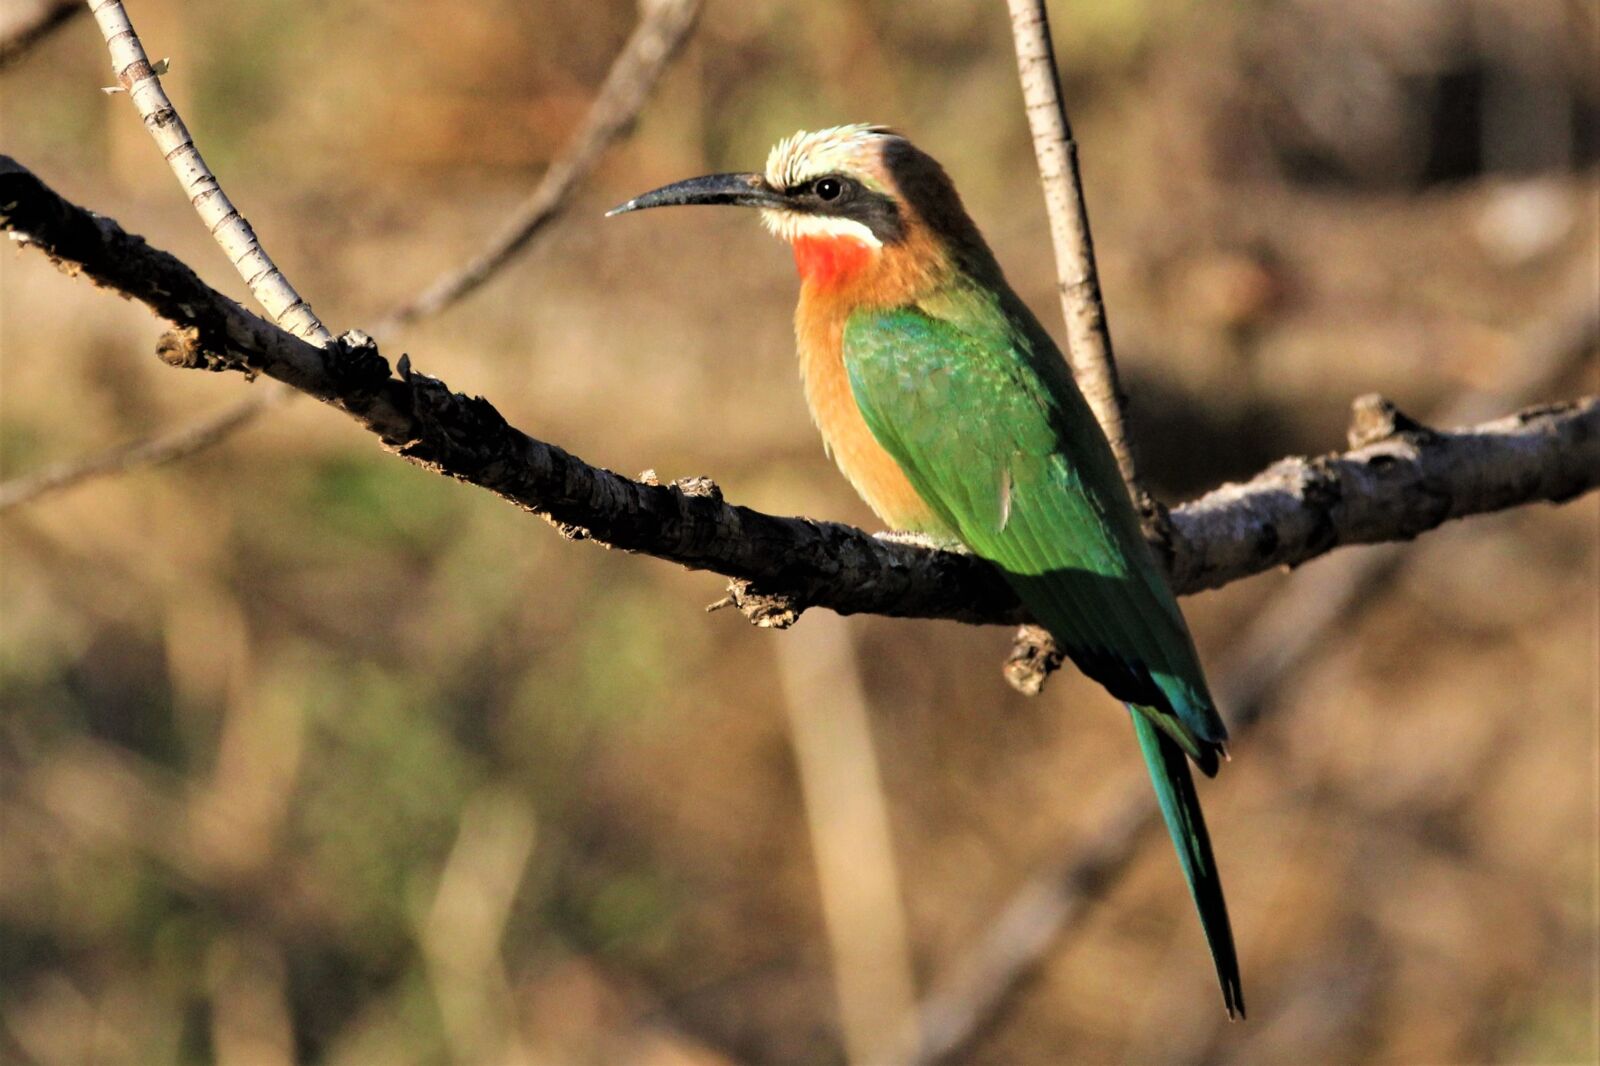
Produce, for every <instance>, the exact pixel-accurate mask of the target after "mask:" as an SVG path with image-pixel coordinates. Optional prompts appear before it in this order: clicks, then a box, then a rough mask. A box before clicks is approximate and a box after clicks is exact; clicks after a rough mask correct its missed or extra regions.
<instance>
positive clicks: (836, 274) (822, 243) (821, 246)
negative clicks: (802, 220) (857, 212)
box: [794, 237, 872, 289]
mask: <svg viewBox="0 0 1600 1066" xmlns="http://www.w3.org/2000/svg"><path fill="white" fill-rule="evenodd" d="M871 258H872V249H870V248H868V247H867V246H866V244H864V243H863V242H861V241H859V240H856V239H855V238H854V237H796V238H795V241H794V266H795V269H796V270H798V271H799V272H800V277H801V278H803V279H804V280H806V281H809V282H811V283H812V284H813V285H815V286H817V287H818V288H822V289H831V288H833V287H835V286H837V285H841V284H843V283H844V282H846V281H849V280H850V279H851V278H853V277H855V275H857V274H858V273H860V272H861V269H862V268H863V267H865V266H866V265H867V262H868V260H870V259H871Z"/></svg>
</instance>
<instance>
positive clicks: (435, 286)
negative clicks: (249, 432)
mask: <svg viewBox="0 0 1600 1066" xmlns="http://www.w3.org/2000/svg"><path fill="white" fill-rule="evenodd" d="M46 6H50V5H46ZM53 6H55V7H59V8H62V9H63V10H65V11H66V12H67V14H72V13H75V12H78V11H85V10H88V8H87V7H85V5H84V4H83V3H81V2H80V0H59V2H58V3H56V4H54V5H53ZM119 6H120V5H119ZM701 7H702V0H653V2H652V3H650V4H648V5H646V6H645V8H644V10H643V12H642V13H641V15H640V19H639V24H638V26H636V27H635V29H634V31H633V33H632V35H630V36H629V38H628V41H627V43H626V44H625V45H624V46H623V48H622V51H620V52H619V53H618V54H617V58H616V59H615V60H613V61H612V64H611V68H610V70H609V71H608V72H607V74H606V78H605V81H604V83H603V84H602V85H601V87H600V90H599V92H598V93H597V94H596V96H595V99H594V101H593V103H591V104H590V105H589V110H588V112H587V113H586V114H585V115H584V118H583V121H582V122H581V123H580V124H579V126H578V127H577V129H576V130H574V131H573V133H572V136H571V138H570V139H569V140H568V141H567V143H566V144H565V145H564V146H563V147H562V149H561V151H560V153H559V154H558V155H557V156H556V157H555V158H554V159H553V160H551V162H550V165H549V167H548V168H546V170H545V172H544V174H543V176H542V177H541V178H540V179H539V182H538V184H537V185H536V186H535V187H534V189H533V192H532V193H530V194H529V196H528V198H527V199H526V200H525V201H524V202H523V204H522V205H521V206H520V207H519V208H518V209H517V210H516V212H515V213H514V214H513V215H512V217H511V218H510V219H508V220H507V221H506V222H505V223H504V224H503V225H502V227H501V229H500V230H499V232H497V233H495V234H494V235H493V236H492V237H491V238H490V239H489V241H488V243H487V244H486V245H485V246H484V247H483V248H482V249H481V250H480V251H478V252H477V253H476V254H474V255H473V256H472V258H471V259H469V260H468V261H466V262H464V263H462V264H460V265H459V266H457V267H455V268H452V269H451V270H448V271H446V272H445V273H443V274H441V275H440V276H439V277H438V278H436V279H435V280H434V281H433V282H432V283H431V284H430V285H429V286H428V287H427V288H426V289H424V290H423V291H422V292H420V293H418V294H417V295H415V296H413V297H412V298H410V299H408V300H406V301H405V302H404V303H402V304H400V305H398V306H396V307H395V308H394V309H393V310H391V311H390V312H389V313H388V314H387V315H385V316H384V317H383V319H382V320H381V321H380V322H379V323H378V324H377V325H376V326H375V327H373V332H375V333H379V334H383V333H387V332H389V331H391V330H394V329H398V328H400V327H402V326H404V325H407V324H409V323H412V322H416V321H418V320H420V319H423V318H427V317H429V316H430V315H435V314H438V313H440V312H442V311H445V310H448V309H449V308H450V307H452V306H454V305H455V304H456V303H457V302H458V301H460V300H462V299H464V298H466V297H467V296H468V295H470V294H471V293H473V292H475V291H476V290H477V289H478V288H479V287H480V286H482V285H483V284H484V283H485V282H487V281H488V280H489V279H491V278H492V277H494V275H495V274H496V273H498V272H499V271H500V270H501V269H502V268H504V267H505V266H506V265H507V264H508V263H510V262H512V261H514V260H515V259H516V257H517V256H518V255H520V254H522V253H523V252H525V251H526V250H527V249H528V248H529V247H531V246H532V245H533V244H534V243H535V241H536V240H537V239H538V238H539V237H540V236H541V235H543V234H545V233H547V232H549V228H550V224H551V223H552V222H554V221H555V220H556V219H557V218H559V217H560V216H561V214H562V212H563V211H565V209H566V207H567V205H568V204H569V203H570V202H571V200H572V194H573V192H574V190H576V189H577V187H578V186H579V185H580V184H581V183H582V182H583V181H584V179H585V178H587V177H588V175H589V174H590V173H591V172H592V171H593V170H594V167H595V165H596V164H597V163H598V162H599V161H600V158H601V157H602V156H603V155H604V154H605V151H606V149H608V148H609V147H610V146H611V145H612V144H613V143H615V141H616V140H617V139H619V138H620V137H622V136H624V135H625V134H626V133H627V132H628V130H629V129H630V128H632V126H633V123H634V121H635V120H636V119H637V118H638V116H639V112H640V111H642V110H643V109H644V105H645V103H646V102H647V101H648V100H649V98H650V94H651V93H652V92H653V91H654V89H655V87H656V85H657V84H658V83H659V82H660V80H661V76H662V74H663V73H665V71H666V69H667V67H668V66H669V65H670V64H671V61H672V58H673V57H674V56H675V55H677V53H678V52H679V51H681V50H682V48H683V45H684V42H685V41H687V40H688V37H689V34H690V32H691V31H692V30H693V28H694V24H695V21H696V20H697V19H698V18H699V14H700V9H701ZM0 36H3V35H0ZM6 47H7V46H6V44H5V43H4V40H3V39H0V54H4V49H5V48H6ZM293 396H294V392H293V391H292V390H277V389H262V390H259V391H257V392H256V393H254V394H252V395H250V396H247V397H245V398H244V399H243V400H240V401H239V402H237V403H235V404H233V405H231V406H229V407H226V408H224V409H222V410H220V411H215V412H212V413H211V414H207V415H202V416H201V417H199V418H197V419H195V420H194V421H193V422H189V423H186V424H183V425H179V426H176V427H174V428H170V429H164V430H160V431H157V432H155V433H152V434H149V435H147V436H144V437H140V438H138V439H136V440H132V441H128V442H125V443H122V444H118V445H114V446H113V447H110V448H107V449H105V450H104V451H100V452H93V453H90V454H88V455H84V456H80V457H78V458H76V459H69V460H65V461H63V462H60V463H56V464H54V465H52V466H50V467H49V468H47V469H43V470H39V471H36V472H34V473H31V474H26V475H22V476H19V477H17V478H13V479H11V480H9V481H7V482H5V483H3V484H0V512H3V511H5V510H7V509H9V508H11V507H15V506H18V505H20V504H23V503H27V502H28V501H30V500H34V499H38V498H39V497H41V496H45V495H48V494H50V493H53V492H58V491H61V490H63V489H67V488H70V487H72V486H74V485H78V484H81V483H83V482H85V481H90V480H93V479H95V478H99V477H106V476H110V475H114V474H120V473H124V472H126V471H128V470H132V469H135V468H137V467H141V466H154V465H156V464H159V463H168V462H172V461H173V460H175V459H181V458H183V457H185V456H187V455H191V454H193V453H194V452H197V451H200V450H202V449H204V448H209V447H211V446H212V445H214V444H216V443H218V442H220V441H223V440H226V439H227V438H228V437H230V436H232V435H233V434H234V433H235V432H237V431H238V430H240V429H242V428H244V427H245V426H246V425H248V424H250V423H251V422H253V421H255V419H256V418H257V417H258V416H260V415H261V414H262V413H264V412H265V411H267V410H269V409H271V408H274V407H277V406H279V405H281V404H282V403H283V402H284V401H285V400H287V399H289V398H291V397H293Z"/></svg>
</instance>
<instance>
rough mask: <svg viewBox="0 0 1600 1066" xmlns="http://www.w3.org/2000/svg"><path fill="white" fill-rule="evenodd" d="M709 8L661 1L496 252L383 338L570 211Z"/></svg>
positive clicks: (452, 298) (688, 1) (465, 267)
mask: <svg viewBox="0 0 1600 1066" xmlns="http://www.w3.org/2000/svg"><path fill="white" fill-rule="evenodd" d="M701 3H702V0H654V2H652V3H650V4H647V5H645V11H644V14H643V16H642V17H641V19H640V21H639V25H638V26H637V27H636V28H635V29H634V31H633V35H632V36H631V37H629V38H628V43H627V44H626V45H624V46H623V49H622V51H621V52H620V53H619V54H618V55H617V58H616V61H615V62H613V63H612V64H611V70H610V72H609V73H608V74H607V75H606V80H605V83H604V84H603V85H601V86H600V92H599V95H597V96H596V97H595V100H594V103H592V104H591V105H589V112H588V114H587V115H585V116H584V119H583V125H581V126H579V127H578V129H577V131H576V132H575V133H574V134H573V135H572V140H571V141H569V142H568V143H567V146H566V147H565V148H564V149H562V151H561V154H560V155H558V156H557V157H556V158H555V160H554V161H553V162H552V163H551V164H550V166H549V167H548V168H547V169H546V170H545V172H544V177H543V178H541V179H540V180H539V184H538V186H537V187H536V188H535V189H534V190H533V193H532V194H531V195H530V196H529V197H528V198H527V199H526V200H525V201H523V203H522V206H521V207H520V208H519V209H518V210H517V213H516V214H515V215H513V216H512V218H511V219H510V220H509V221H508V222H507V223H506V224H505V226H504V227H502V228H501V230H500V232H498V233H496V234H495V235H494V237H492V238H491V239H490V241H489V243H488V245H487V246H486V247H485V248H484V249H483V250H482V251H480V252H479V253H478V254H476V255H475V256H473V257H472V258H471V259H470V260H468V261H467V262H465V263H463V264H462V265H461V266H459V267H457V268H456V269H454V270H451V271H449V272H448V273H445V274H442V275H440V276H439V278H438V279H437V280H435V281H434V282H433V284H431V285H429V286H428V287H427V288H426V289H425V290H423V291H422V292H421V293H418V294H417V295H416V296H414V297H413V298H412V299H410V300H408V301H406V302H405V303H403V304H401V305H400V306H399V307H396V308H395V309H394V310H393V311H390V312H389V314H388V315H386V316H385V317H384V319H383V321H382V322H380V323H379V324H378V327H377V329H376V331H375V332H378V333H384V332H387V331H388V329H390V328H392V327H394V326H399V325H404V324H405V323H408V322H414V321H416V320H417V319H419V318H425V317H427V316H428V315H433V314H437V313H438V312H440V311H442V310H444V309H445V308H446V307H449V306H450V305H451V304H453V303H455V302H456V301H458V300H460V299H461V298H462V297H464V296H467V295H468V294H469V293H471V292H473V291H474V290H475V289H477V288H478V287H479V286H480V285H482V284H483V283H484V282H486V281H488V280H489V279H490V278H491V277H493V276H494V275H495V274H496V273H497V272H498V271H499V270H500V268H501V267H503V266H505V265H506V263H507V262H509V261H510V260H511V259H512V258H513V257H514V256H516V254H517V253H518V252H520V251H522V249H523V248H525V247H526V246H527V244H528V242H529V241H530V240H532V239H533V238H534V237H535V236H537V235H538V233H539V232H540V231H541V230H542V229H544V227H545V226H546V225H548V224H549V223H550V222H551V221H552V220H553V219H554V218H555V217H556V216H557V215H558V214H560V212H561V209H562V208H563V207H565V206H566V203H567V199H568V198H569V197H570V196H571V195H572V190H573V189H575V188H576V187H577V185H578V183H579V182H581V181H582V180H583V179H584V178H585V177H587V176H588V175H589V172H590V171H592V170H593V169H594V166H595V164H596V163H597V162H599V160H600V156H601V155H603V154H604V153H605V150H606V149H607V148H609V147H610V146H611V144H612V143H613V142H614V141H615V140H616V139H617V138H618V137H620V136H622V134H624V133H625V132H627V130H628V129H629V127H631V126H632V125H633V123H634V121H635V120H636V119H637V118H638V117H639V112H640V110H641V109H642V108H643V107H644V105H645V102H646V101H647V100H648V99H649V98H650V93H651V92H652V91H653V90H654V89H655V86H656V83H657V82H658V81H660V80H661V75H662V73H663V72H665V70H666V69H667V64H668V63H670V62H671V60H672V57H673V56H675V55H676V54H677V53H678V50H679V49H680V48H682V47H683V43H684V41H686V40H688V37H689V31H690V30H692V29H693V28H694V24H695V20H696V19H697V18H698V17H699V15H700V7H701Z"/></svg>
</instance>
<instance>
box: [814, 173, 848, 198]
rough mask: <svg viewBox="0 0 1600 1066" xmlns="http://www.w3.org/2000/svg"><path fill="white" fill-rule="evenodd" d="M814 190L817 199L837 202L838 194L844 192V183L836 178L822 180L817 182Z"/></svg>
mask: <svg viewBox="0 0 1600 1066" xmlns="http://www.w3.org/2000/svg"><path fill="white" fill-rule="evenodd" d="M815 188H816V193H817V199H819V200H837V199H838V198H839V196H840V194H841V193H843V192H844V182H842V181H840V180H839V179H838V178H823V179H821V180H820V181H818V182H817V184H816V186H815Z"/></svg>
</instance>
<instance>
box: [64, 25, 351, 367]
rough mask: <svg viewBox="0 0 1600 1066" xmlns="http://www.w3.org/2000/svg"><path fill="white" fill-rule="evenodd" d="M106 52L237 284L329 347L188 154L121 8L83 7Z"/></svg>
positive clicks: (291, 327)
mask: <svg viewBox="0 0 1600 1066" xmlns="http://www.w3.org/2000/svg"><path fill="white" fill-rule="evenodd" d="M87 2H88V4H89V10H90V12H91V13H93V15H94V19H95V22H96V23H98V24H99V26H100V34H101V36H102V37H104V38H105V41H106V48H107V49H108V50H109V51H110V52H111V69H112V70H113V71H115V72H116V75H117V89H118V90H120V91H123V92H126V93H127V94H128V99H130V100H132V101H133V106H134V107H135V108H136V109H137V110H138V112H139V117H140V118H141V119H143V120H144V127H145V129H146V130H148V131H150V136H151V137H153V138H155V142H156V145H157V146H158V147H160V149H161V154H162V156H163V157H164V158H165V159H166V161H167V165H168V166H170V167H171V168H172V173H173V174H174V175H175V176H176V177H177V179H178V184H179V185H180V186H182V188H183V193H184V195H185V196H187V197H188V198H189V203H190V204H192V205H193V206H194V209H195V211H196V213H198V214H199V216H200V219H201V221H203V222H204V223H205V224H206V229H207V230H209V231H210V233H211V236H212V237H214V238H216V241H217V243H218V244H220V245H221V246H222V250H223V252H224V253H225V254H226V255H227V256H228V261H229V262H231V263H232V264H233V266H234V269H235V270H237V271H238V272H239V276H240V277H241V278H243V279H244V283H245V285H246V286H247V287H248V288H249V289H250V295H252V296H254V297H255V298H256V302H257V303H259V304H260V305H261V306H262V307H264V308H265V309H266V311H267V313H268V314H269V315H271V316H272V320H273V321H274V322H276V323H277V324H278V325H280V326H282V327H283V328H284V329H286V330H288V331H289V332H290V333H293V334H295V335H296V336H298V337H302V338H304V339H305V340H308V341H310V342H311V343H312V344H315V345H317V346H319V347H321V346H325V345H327V344H330V343H332V342H333V334H331V333H329V332H328V330H327V328H326V327H325V326H323V324H322V322H321V321H320V320H318V318H317V316H316V313H315V312H313V311H312V310H311V305H310V304H309V303H307V302H306V301H305V299H304V298H302V297H301V295H300V294H299V293H298V292H296V291H295V288H294V286H293V285H291V284H289V279H288V278H286V277H284V276H283V271H281V270H279V269H278V265H277V264H276V263H274V262H273V261H272V257H271V256H269V255H267V253H266V249H264V248H262V247H261V242H260V241H259V240H257V239H256V235H255V231H254V230H252V229H251V228H250V223H249V222H247V221H245V217H244V216H243V215H241V214H240V213H239V210H238V208H236V207H234V206H233V202H232V201H231V200H229V199H228V194H227V193H225V192H223V191H222V184H221V183H220V182H218V181H217V176H216V175H215V174H213V173H212V172H211V168H210V167H208V166H206V161H205V159H204V158H202V157H201V155H200V150H199V149H198V148H196V147H195V143H194V138H193V137H191V136H190V135H189V127H188V126H186V125H184V122H183V119H182V117H181V116H179V114H178V111H177V108H175V107H173V106H172V101H171V100H170V99H168V97H167V93H166V90H165V89H163V88H162V87H161V77H160V75H159V74H158V73H157V72H156V69H155V67H153V66H152V65H151V63H150V57H149V56H147V55H145V51H144V45H143V44H141V43H140V42H139V35H138V34H137V33H135V32H134V29H133V22H132V20H130V19H129V18H128V12H127V9H126V8H124V7H123V5H122V0H87Z"/></svg>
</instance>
